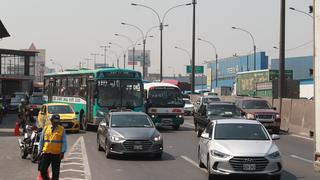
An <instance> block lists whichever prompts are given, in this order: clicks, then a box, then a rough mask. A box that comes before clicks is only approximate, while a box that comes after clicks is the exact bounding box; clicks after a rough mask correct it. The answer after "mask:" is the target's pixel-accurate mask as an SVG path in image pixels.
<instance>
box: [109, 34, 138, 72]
mask: <svg viewBox="0 0 320 180" xmlns="http://www.w3.org/2000/svg"><path fill="white" fill-rule="evenodd" d="M114 35H115V36H119V37H123V38H125V39H127V40H128V41H129V42H130V43H131V46H132V55H133V57H132V60H133V63H132V69H133V70H134V64H135V49H136V45H135V44H134V42H133V40H132V39H131V38H129V37H128V36H126V35H123V34H114ZM128 56H129V55H128Z"/></svg>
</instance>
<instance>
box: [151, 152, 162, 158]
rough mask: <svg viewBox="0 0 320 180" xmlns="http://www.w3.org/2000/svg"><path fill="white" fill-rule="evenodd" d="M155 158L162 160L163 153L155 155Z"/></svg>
mask: <svg viewBox="0 0 320 180" xmlns="http://www.w3.org/2000/svg"><path fill="white" fill-rule="evenodd" d="M153 157H154V159H158V160H160V159H161V158H162V152H161V153H156V154H154V155H153Z"/></svg>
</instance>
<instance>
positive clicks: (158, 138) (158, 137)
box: [153, 135, 161, 142]
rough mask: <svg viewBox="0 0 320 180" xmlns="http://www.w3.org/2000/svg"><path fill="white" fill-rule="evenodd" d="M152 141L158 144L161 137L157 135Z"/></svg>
mask: <svg viewBox="0 0 320 180" xmlns="http://www.w3.org/2000/svg"><path fill="white" fill-rule="evenodd" d="M153 140H154V141H156V142H158V141H160V140H161V136H160V135H157V136H155V137H154V138H153Z"/></svg>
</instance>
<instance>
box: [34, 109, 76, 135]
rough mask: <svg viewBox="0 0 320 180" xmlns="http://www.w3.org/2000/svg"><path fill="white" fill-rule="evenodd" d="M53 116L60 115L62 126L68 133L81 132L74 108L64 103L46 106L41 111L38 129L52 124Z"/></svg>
mask: <svg viewBox="0 0 320 180" xmlns="http://www.w3.org/2000/svg"><path fill="white" fill-rule="evenodd" d="M53 114H59V115H60V122H61V123H60V124H61V125H62V126H63V127H64V128H65V130H67V131H75V132H79V131H80V122H79V120H78V119H77V116H76V114H77V113H75V112H74V110H73V108H72V107H71V106H70V105H69V104H64V103H48V104H44V105H42V107H41V110H40V111H39V114H38V118H37V123H38V127H41V128H43V127H44V126H45V125H47V124H50V123H51V121H50V117H51V116H52V115H53Z"/></svg>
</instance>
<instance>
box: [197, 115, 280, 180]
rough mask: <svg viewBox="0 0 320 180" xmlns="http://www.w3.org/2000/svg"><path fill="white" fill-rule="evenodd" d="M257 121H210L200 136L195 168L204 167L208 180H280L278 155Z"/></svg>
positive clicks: (277, 151)
mask: <svg viewBox="0 0 320 180" xmlns="http://www.w3.org/2000/svg"><path fill="white" fill-rule="evenodd" d="M278 139H280V136H279V135H272V136H270V135H269V133H268V131H267V130H266V129H265V127H264V126H263V125H262V124H261V123H260V122H258V121H252V120H243V119H228V120H226V119H224V120H214V121H211V122H210V123H209V124H208V126H207V127H206V129H205V130H204V132H203V133H202V135H201V138H200V141H199V147H198V163H199V166H200V167H202V168H204V167H206V168H207V170H208V173H209V179H213V178H214V176H216V175H232V174H236V175H239V174H241V175H264V176H269V177H270V179H272V180H280V179H281V173H282V163H281V153H280V151H279V149H278V147H277V145H276V144H275V143H274V142H273V140H278Z"/></svg>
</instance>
